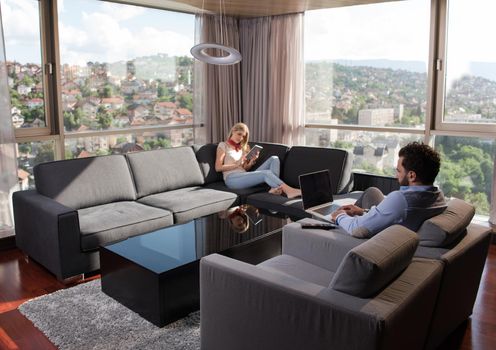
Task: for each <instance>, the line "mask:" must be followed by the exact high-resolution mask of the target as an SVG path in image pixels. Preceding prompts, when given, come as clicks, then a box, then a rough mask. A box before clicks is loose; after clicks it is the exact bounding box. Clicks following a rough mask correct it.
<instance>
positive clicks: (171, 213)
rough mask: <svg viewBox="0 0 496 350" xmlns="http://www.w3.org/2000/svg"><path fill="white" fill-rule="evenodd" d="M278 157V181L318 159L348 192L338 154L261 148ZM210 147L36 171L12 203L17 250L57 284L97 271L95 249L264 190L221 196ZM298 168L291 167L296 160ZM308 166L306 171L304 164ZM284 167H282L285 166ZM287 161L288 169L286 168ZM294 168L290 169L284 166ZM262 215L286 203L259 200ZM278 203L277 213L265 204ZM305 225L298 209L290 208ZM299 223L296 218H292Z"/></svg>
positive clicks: (347, 172)
mask: <svg viewBox="0 0 496 350" xmlns="http://www.w3.org/2000/svg"><path fill="white" fill-rule="evenodd" d="M261 144H262V145H263V146H264V150H263V153H262V154H261V159H260V160H259V162H258V164H261V163H262V162H263V161H264V159H265V158H267V157H269V156H271V155H277V156H279V158H280V159H281V161H282V170H283V175H282V176H283V178H286V179H288V181H290V179H293V180H294V178H297V175H299V174H301V173H304V172H309V171H313V170H317V168H316V167H315V164H318V163H319V162H316V161H315V160H318V159H319V158H320V157H325V158H326V160H327V161H326V162H324V164H325V166H327V167H329V168H330V169H331V170H332V171H333V174H334V176H335V179H334V180H335V181H336V182H335V183H336V184H338V187H337V190H338V191H346V190H347V189H348V188H350V186H351V183H352V181H351V179H352V174H351V157H350V155H349V154H348V152H346V151H343V150H339V149H322V148H315V147H293V148H289V147H287V146H285V145H280V144H271V143H261ZM216 147H217V145H216V144H207V145H203V146H195V147H179V148H171V149H161V150H154V151H145V152H138V153H130V154H126V155H111V156H103V157H92V158H83V159H73V160H63V161H54V162H47V163H42V164H39V165H37V166H36V167H35V169H34V176H35V184H36V189H35V190H27V191H18V192H15V193H14V195H13V207H14V219H15V226H16V244H17V246H18V247H19V248H20V249H21V250H23V251H24V252H25V253H26V254H27V255H28V256H30V257H31V258H33V259H34V260H35V261H37V262H39V263H40V264H42V265H43V266H45V267H46V268H47V269H48V270H49V271H51V272H52V273H53V274H55V275H56V276H57V278H59V279H66V278H68V277H71V276H74V275H78V274H82V273H87V272H91V271H94V270H98V269H99V267H100V264H99V256H98V247H99V246H100V245H102V244H106V243H109V242H112V241H116V240H120V239H124V238H127V237H130V236H133V235H138V234H142V233H146V232H150V231H153V230H156V229H159V228H163V227H166V226H169V225H172V224H176V223H182V222H186V221H189V220H192V219H195V218H198V217H201V216H205V215H208V214H212V213H216V212H218V211H221V210H224V209H227V208H229V207H231V206H234V205H238V204H240V203H245V202H247V201H249V200H248V198H249V197H250V196H251V195H256V194H257V193H258V192H260V191H262V192H266V190H267V188H266V187H265V186H259V187H256V188H250V189H246V190H239V191H236V190H234V191H233V190H230V189H228V188H227V187H226V186H225V184H224V181H223V180H222V175H221V174H220V173H217V172H216V171H215V156H216ZM299 158H302V159H305V161H302V162H301V165H300V166H299V167H297V165H298V164H297V163H298V162H297V159H299ZM310 158H311V159H314V161H313V162H312V164H307V163H305V162H307V159H310ZM287 159H288V160H287ZM286 160H287V161H286ZM286 162H289V164H293V165H294V166H295V167H294V168H293V165H291V166H289V165H287V164H286ZM261 195H262V197H265V198H266V205H265V207H266V208H268V209H271V210H278V209H282V210H284V209H285V208H286V207H288V208H289V207H290V206H284V203H285V202H287V201H288V200H287V198H285V197H282V196H275V195H271V194H267V193H262V194H261ZM272 197H278V198H277V200H279V201H280V203H279V204H281V205H280V206H279V207H278V208H276V207H274V206H273V204H272V203H271V202H270V201H271V200H272ZM291 210H292V213H293V214H296V215H297V216H296V217H297V218H298V217H299V218H301V217H305V216H306V214H305V212H304V211H303V210H302V209H301V204H300V207H299V208H297V209H294V208H292V209H291ZM298 215H299V216H298Z"/></svg>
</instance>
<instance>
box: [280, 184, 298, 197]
mask: <svg viewBox="0 0 496 350" xmlns="http://www.w3.org/2000/svg"><path fill="white" fill-rule="evenodd" d="M280 187H281V188H282V191H283V192H284V194H285V195H286V197H288V198H289V199H293V198H296V197H300V196H301V190H300V189H298V188H294V187H291V186H288V185H286V184H282V185H281V186H280Z"/></svg>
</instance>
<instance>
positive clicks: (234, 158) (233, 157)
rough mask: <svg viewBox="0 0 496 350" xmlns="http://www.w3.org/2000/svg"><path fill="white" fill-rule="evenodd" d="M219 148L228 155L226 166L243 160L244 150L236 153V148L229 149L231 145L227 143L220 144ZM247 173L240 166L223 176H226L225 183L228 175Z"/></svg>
mask: <svg viewBox="0 0 496 350" xmlns="http://www.w3.org/2000/svg"><path fill="white" fill-rule="evenodd" d="M217 148H220V149H221V150H223V151H224V152H225V153H226V156H225V157H224V164H225V165H231V164H236V163H238V162H239V161H240V160H241V157H243V150H242V149H240V150H239V151H236V150H235V149H234V148H232V147H229V145H228V144H227V143H225V142H220V143H219V145H218V146H217ZM244 172H246V170H245V169H243V167H242V166H239V167H238V168H236V169H233V170H228V171H223V172H222V175H223V176H224V181H226V178H227V175H229V174H233V173H244Z"/></svg>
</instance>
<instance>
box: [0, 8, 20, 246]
mask: <svg viewBox="0 0 496 350" xmlns="http://www.w3.org/2000/svg"><path fill="white" fill-rule="evenodd" d="M16 184H17V160H16V149H15V136H14V128H13V126H12V117H11V115H10V94H9V88H8V83H7V67H6V64H5V47H4V39H3V30H2V16H1V12H0V238H1V237H4V236H8V235H11V234H12V233H13V222H12V212H11V208H10V204H9V203H10V194H11V193H12V191H13V190H14V187H15V186H16Z"/></svg>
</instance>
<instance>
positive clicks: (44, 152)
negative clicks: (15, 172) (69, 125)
mask: <svg viewBox="0 0 496 350" xmlns="http://www.w3.org/2000/svg"><path fill="white" fill-rule="evenodd" d="M35 152H36V156H35V157H34V164H40V163H44V162H50V161H52V160H54V159H55V158H54V150H53V144H52V143H50V142H46V143H42V144H41V145H40V146H39V147H38V148H37V149H36V151H35Z"/></svg>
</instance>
